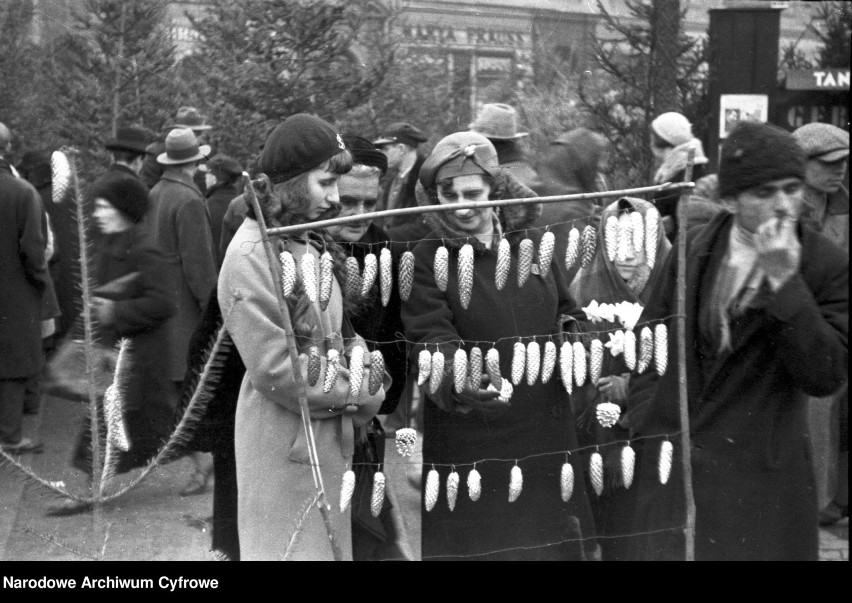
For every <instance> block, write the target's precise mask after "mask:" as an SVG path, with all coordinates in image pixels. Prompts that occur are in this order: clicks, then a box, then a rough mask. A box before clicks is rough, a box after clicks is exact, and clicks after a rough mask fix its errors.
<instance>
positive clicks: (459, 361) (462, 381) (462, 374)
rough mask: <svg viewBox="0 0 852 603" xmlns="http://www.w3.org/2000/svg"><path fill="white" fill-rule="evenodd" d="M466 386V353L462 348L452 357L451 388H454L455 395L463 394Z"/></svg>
mask: <svg viewBox="0 0 852 603" xmlns="http://www.w3.org/2000/svg"><path fill="white" fill-rule="evenodd" d="M467 384H468V376H467V352H465V351H464V348H459V349H457V350H456V353H455V354H454V355H453V386H454V387H455V388H456V393H457V394H460V393H462V392H464V391H465V389H466V387H467Z"/></svg>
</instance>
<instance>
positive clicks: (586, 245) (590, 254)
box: [580, 224, 597, 268]
mask: <svg viewBox="0 0 852 603" xmlns="http://www.w3.org/2000/svg"><path fill="white" fill-rule="evenodd" d="M580 246H581V247H582V252H581V253H582V256H581V257H580V266H581V267H582V268H588V267H589V266H590V265H591V264H592V260H593V259H595V248H596V246H597V239H596V235H595V227H594V226H592V225H591V224H590V225H588V226H586V227H585V228H584V229H583V237H582V241H581V245H580Z"/></svg>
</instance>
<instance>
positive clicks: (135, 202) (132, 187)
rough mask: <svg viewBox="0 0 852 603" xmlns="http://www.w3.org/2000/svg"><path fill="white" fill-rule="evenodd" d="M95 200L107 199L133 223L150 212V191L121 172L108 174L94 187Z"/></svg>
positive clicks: (135, 179)
mask: <svg viewBox="0 0 852 603" xmlns="http://www.w3.org/2000/svg"><path fill="white" fill-rule="evenodd" d="M91 195H92V198H93V199H98V198H101V199H106V200H107V201H109V202H110V204H111V205H112V206H113V207H115V208H116V209H117V210H119V211H121V212H122V213H123V214H125V215H126V216H127V217H128V218H130V219H131V220H132V221H133V222H138V221H139V220H141V219H142V216H143V215H145V212H146V211H147V210H148V189H147V188H146V187H145V185H144V184H142V181H141V180H139V179H138V178H135V177H133V176H131V175H130V174H123V173H121V172H107V173H106V174H104V175H103V176H101V177H100V178H98V179H97V180H96V181H95V183H94V184H93V185H92V191H91Z"/></svg>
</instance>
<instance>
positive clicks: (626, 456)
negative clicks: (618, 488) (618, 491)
mask: <svg viewBox="0 0 852 603" xmlns="http://www.w3.org/2000/svg"><path fill="white" fill-rule="evenodd" d="M635 468H636V452H635V451H634V450H633V448H631V447H630V444H626V445H625V446H624V448H622V449H621V481H622V482H624V487H625V488H630V486H632V485H633V471H634V469H635Z"/></svg>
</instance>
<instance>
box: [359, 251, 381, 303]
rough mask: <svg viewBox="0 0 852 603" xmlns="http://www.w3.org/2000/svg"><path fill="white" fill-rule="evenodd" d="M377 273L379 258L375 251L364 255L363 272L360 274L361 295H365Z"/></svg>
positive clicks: (374, 280)
mask: <svg viewBox="0 0 852 603" xmlns="http://www.w3.org/2000/svg"><path fill="white" fill-rule="evenodd" d="M378 273H379V260H378V259H377V258H376V254H375V253H368V254H367V255H365V256H364V274H363V275H361V297H367V296H368V295H369V294H370V290H371V289H372V288H373V285H374V284H375V282H376V277H377V276H378Z"/></svg>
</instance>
